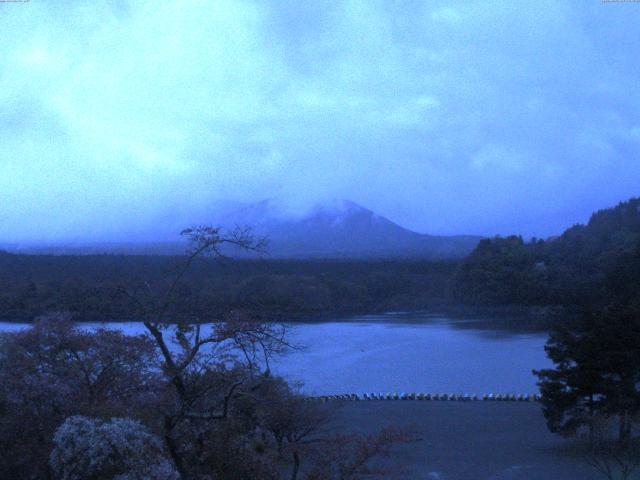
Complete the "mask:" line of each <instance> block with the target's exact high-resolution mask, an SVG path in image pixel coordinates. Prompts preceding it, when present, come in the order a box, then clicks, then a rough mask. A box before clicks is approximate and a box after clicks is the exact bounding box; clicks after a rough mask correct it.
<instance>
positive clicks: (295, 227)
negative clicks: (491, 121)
mask: <svg viewBox="0 0 640 480" xmlns="http://www.w3.org/2000/svg"><path fill="white" fill-rule="evenodd" d="M214 223H218V224H221V225H223V226H225V227H227V228H233V227H234V226H251V227H252V228H253V230H254V232H255V233H256V234H257V235H259V236H266V237H267V238H268V239H269V247H268V253H269V255H270V256H272V257H287V258H302V257H307V258H309V257H311V258H430V259H444V258H460V257H463V256H465V255H467V254H468V253H470V252H471V251H472V250H473V249H474V248H475V247H476V245H477V244H478V242H479V241H480V239H481V237H474V236H450V237H447V236H434V235H424V234H420V233H416V232H413V231H411V230H407V229H406V228H403V227H401V226H399V225H397V224H396V223H394V222H392V221H391V220H389V219H387V218H385V217H383V216H381V215H378V214H376V213H374V212H372V211H371V210H369V209H367V208H365V207H362V206H361V205H358V204H357V203H354V202H351V201H349V200H334V201H332V202H330V203H328V204H321V205H318V206H316V207H314V208H312V209H311V210H309V211H308V212H306V213H305V214H303V215H300V214H297V215H291V214H287V213H286V212H284V210H283V209H282V208H280V207H279V205H278V204H277V203H276V202H274V201H272V200H264V201H262V202H259V203H256V204H251V205H247V206H245V207H243V208H240V209H238V210H236V211H233V212H231V213H228V214H226V215H225V216H223V217H221V218H220V219H219V220H216V222H214Z"/></svg>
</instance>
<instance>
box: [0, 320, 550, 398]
mask: <svg viewBox="0 0 640 480" xmlns="http://www.w3.org/2000/svg"><path fill="white" fill-rule="evenodd" d="M85 325H86V326H88V327H91V328H93V327H96V326H105V327H110V328H120V329H122V330H124V331H125V332H127V333H131V334H136V333H144V331H145V330H144V326H143V325H142V324H141V323H139V322H127V323H108V324H85ZM504 326H505V325H504V324H503V323H502V324H501V323H496V325H495V326H494V327H493V328H492V327H491V323H488V322H487V321H486V320H483V321H475V320H468V319H463V320H457V319H456V320H451V319H449V318H446V317H443V316H439V315H433V314H426V313H393V314H384V315H367V316H362V317H357V318H351V319H346V320H339V321H333V322H322V323H300V324H295V325H292V326H291V337H290V340H291V343H292V344H294V345H297V346H300V348H299V349H297V350H295V351H293V352H290V353H288V354H287V355H285V356H283V357H280V358H277V359H275V361H274V362H273V364H272V370H273V371H274V373H277V374H281V375H284V376H286V377H287V378H289V379H290V380H294V381H301V382H303V390H304V391H305V392H306V393H310V394H312V393H315V394H324V393H352V392H353V393H365V392H399V393H400V392H407V393H409V392H431V393H471V394H474V393H475V394H483V393H491V392H495V393H500V392H503V393H533V392H535V391H536V390H537V389H536V385H535V377H533V375H532V374H531V370H532V369H538V368H544V367H547V366H549V365H550V362H549V360H548V359H547V358H546V356H545V353H544V343H545V340H546V335H545V334H543V333H526V332H519V331H518V329H517V328H504ZM26 327H27V326H26V325H25V324H19V323H0V331H13V330H17V329H20V328H26Z"/></svg>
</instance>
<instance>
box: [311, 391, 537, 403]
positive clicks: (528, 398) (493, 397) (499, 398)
mask: <svg viewBox="0 0 640 480" xmlns="http://www.w3.org/2000/svg"><path fill="white" fill-rule="evenodd" d="M307 400H311V401H320V402H328V401H332V400H352V401H353V400H433V401H450V402H452V401H456V402H477V401H495V402H537V401H539V400H540V395H537V394H526V395H525V394H520V395H516V394H502V393H498V394H493V393H488V394H485V395H482V396H481V397H479V396H478V395H469V394H464V395H462V394H455V393H454V394H449V393H365V394H363V395H362V396H360V395H358V394H357V393H348V394H342V395H321V396H318V397H307Z"/></svg>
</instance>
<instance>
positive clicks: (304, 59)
mask: <svg viewBox="0 0 640 480" xmlns="http://www.w3.org/2000/svg"><path fill="white" fill-rule="evenodd" d="M0 9H1V10H2V11H1V12H0V13H1V15H0V29H2V31H3V32H5V39H4V40H3V49H2V50H1V51H0V126H1V127H2V130H1V132H0V138H1V139H2V144H1V146H0V240H3V241H13V240H17V241H22V240H29V239H30V240H38V241H43V240H44V241H49V240H64V239H70V238H88V239H96V238H115V237H118V236H123V235H126V234H127V232H136V231H138V230H140V229H142V226H145V225H148V224H149V222H152V221H153V219H154V218H158V216H159V215H160V216H161V215H163V214H166V211H171V209H179V210H180V211H185V212H189V211H191V210H193V211H194V212H195V211H198V212H201V211H202V210H203V209H206V208H207V206H208V205H213V203H214V202H215V201H216V200H220V199H229V200H239V201H252V200H260V199H262V198H266V197H277V198H282V199H283V200H284V201H285V202H286V203H288V204H289V205H290V207H291V208H292V209H298V210H299V209H302V208H304V207H305V206H308V205H310V204H312V203H314V202H318V201H322V200H325V199H328V198H333V197H345V198H350V199H352V200H354V201H357V202H360V203H362V204H364V205H366V206H368V207H369V208H372V209H374V210H376V211H378V212H379V213H382V214H384V215H386V216H388V217H390V218H392V219H394V220H397V221H398V222H400V223H401V224H403V225H405V226H407V227H410V228H413V229H416V230H419V231H423V232H430V233H481V234H495V233H510V232H521V233H524V234H526V235H539V236H540V235H548V234H552V233H556V232H558V231H560V230H561V229H562V228H563V227H564V226H566V225H568V224H571V223H574V222H576V221H584V220H585V219H586V217H587V215H588V213H589V212H591V211H592V210H594V209H597V208H600V207H603V206H606V205H609V204H612V203H615V202H617V201H618V200H621V199H624V198H625V197H629V196H632V195H637V194H638V193H639V192H638V184H639V180H640V161H638V153H639V152H640V133H639V132H640V97H639V96H638V95H636V94H635V91H636V89H637V84H638V80H639V79H640V78H639V77H640V71H639V67H640V60H638V56H637V52H638V50H639V49H640V36H639V35H638V34H637V24H638V20H640V7H639V6H636V5H633V4H606V3H605V4H602V3H600V2H592V3H588V2H581V1H577V0H576V1H572V2H558V1H557V0H556V1H536V2H530V3H526V4H525V2H487V1H480V0H478V1H448V2H440V1H434V2H418V1H401V0H397V1H388V2H377V1H365V0H360V1H356V0H345V1H337V2H334V1H326V2H324V1H309V2H276V1H274V2H249V1H224V0H217V1H215V2H214V1H209V2H207V1H189V2H185V1H177V0H175V1H166V2H161V3H160V4H158V3H157V2H150V1H136V2H126V1H117V2H116V1H112V2H109V1H105V0H103V1H96V2H80V1H75V2H66V3H61V2H56V4H55V5H54V4H44V3H41V2H39V1H36V0H32V1H31V2H30V3H27V4H3V5H1V6H0ZM212 208H213V207H212Z"/></svg>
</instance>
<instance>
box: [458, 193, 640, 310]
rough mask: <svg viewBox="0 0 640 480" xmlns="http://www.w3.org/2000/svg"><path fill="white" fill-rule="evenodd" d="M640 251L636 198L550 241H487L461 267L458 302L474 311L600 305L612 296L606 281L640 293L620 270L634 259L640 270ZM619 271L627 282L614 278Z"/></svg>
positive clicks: (629, 274)
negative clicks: (482, 307) (490, 307)
mask: <svg viewBox="0 0 640 480" xmlns="http://www.w3.org/2000/svg"><path fill="white" fill-rule="evenodd" d="M639 251H640V199H638V198H635V199H631V200H629V201H627V202H623V203H620V204H619V205H618V206H616V207H615V208H611V209H607V210H602V211H599V212H596V213H595V214H594V215H592V217H591V219H590V220H589V223H588V224H587V225H576V226H573V227H571V228H569V229H568V230H567V231H565V232H564V233H563V234H562V235H561V236H560V237H557V238H553V239H549V240H547V241H542V240H536V239H533V240H532V241H531V242H524V241H523V240H522V238H521V237H507V238H500V237H497V238H494V239H487V240H483V241H482V242H480V244H479V245H478V247H477V248H476V250H475V251H473V252H472V253H471V254H470V255H469V257H468V258H467V259H465V260H464V261H463V263H462V265H461V266H460V269H459V271H458V272H457V274H456V278H455V281H454V288H453V290H454V297H455V298H456V299H457V300H458V301H461V302H463V303H468V304H474V305H514V304H517V305H562V306H580V307H589V306H593V305H601V304H603V303H605V302H606V301H607V296H608V295H609V294H610V291H608V290H607V279H611V278H618V279H619V280H617V281H618V282H619V283H624V288H626V289H627V290H634V291H636V292H637V291H638V288H639V287H640V278H639V277H638V275H637V274H635V276H634V274H633V269H632V268H630V267H627V268H626V269H625V268H623V267H621V265H624V264H625V261H626V262H627V263H628V262H629V260H631V259H633V258H635V259H636V260H635V261H636V263H635V265H636V266H637V265H638V263H637V258H638V255H639V254H638V252H639ZM616 269H617V270H618V271H619V273H621V272H622V271H625V272H626V274H625V276H622V275H620V274H618V275H612V271H614V270H616ZM635 271H636V272H637V271H638V270H637V269H636V270H635ZM623 278H626V279H627V281H626V282H623V281H622V279H623Z"/></svg>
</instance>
